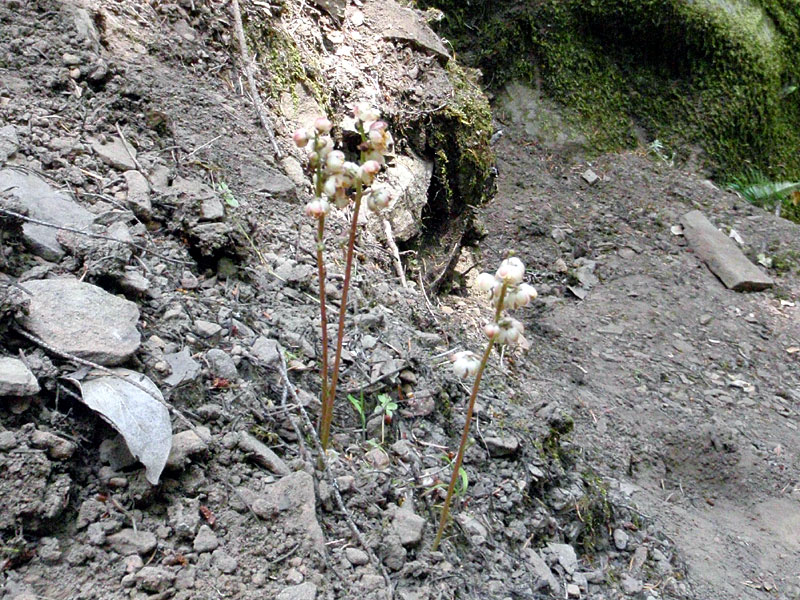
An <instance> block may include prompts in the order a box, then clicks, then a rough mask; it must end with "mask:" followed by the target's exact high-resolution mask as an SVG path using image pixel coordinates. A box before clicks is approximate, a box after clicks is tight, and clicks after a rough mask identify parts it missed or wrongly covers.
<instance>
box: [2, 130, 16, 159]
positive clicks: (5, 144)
mask: <svg viewBox="0 0 800 600" xmlns="http://www.w3.org/2000/svg"><path fill="white" fill-rule="evenodd" d="M17 150H19V138H18V137H17V130H16V129H15V128H14V126H13V125H6V126H5V127H0V166H3V165H4V164H5V163H6V161H7V160H8V159H9V158H11V157H12V156H14V154H16V153H17Z"/></svg>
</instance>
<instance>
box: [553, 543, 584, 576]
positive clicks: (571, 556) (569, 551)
mask: <svg viewBox="0 0 800 600" xmlns="http://www.w3.org/2000/svg"><path fill="white" fill-rule="evenodd" d="M547 549H548V551H550V552H551V553H552V554H553V556H554V557H555V558H556V560H557V561H558V564H560V565H561V566H562V567H563V568H564V570H565V571H566V572H567V573H569V574H570V575H572V574H573V573H574V572H575V569H577V568H578V556H577V555H576V554H575V548H573V547H572V546H570V545H569V544H553V543H550V544H547Z"/></svg>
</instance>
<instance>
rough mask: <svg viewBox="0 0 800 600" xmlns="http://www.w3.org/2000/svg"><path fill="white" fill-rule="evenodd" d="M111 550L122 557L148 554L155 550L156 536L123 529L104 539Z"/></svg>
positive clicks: (147, 532)
mask: <svg viewBox="0 0 800 600" xmlns="http://www.w3.org/2000/svg"><path fill="white" fill-rule="evenodd" d="M106 543H107V544H108V545H109V546H110V548H111V550H113V551H114V552H116V553H117V554H121V555H122V556H128V555H129V554H139V555H143V554H149V553H150V552H152V551H153V550H155V549H156V536H155V535H154V534H152V533H150V532H149V531H134V530H133V529H123V530H122V531H119V532H117V533H115V534H113V535H109V536H108V537H107V538H106Z"/></svg>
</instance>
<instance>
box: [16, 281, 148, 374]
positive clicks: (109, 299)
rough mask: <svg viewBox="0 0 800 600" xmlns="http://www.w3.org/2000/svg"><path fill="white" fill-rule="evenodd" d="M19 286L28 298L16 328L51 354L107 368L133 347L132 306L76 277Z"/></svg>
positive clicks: (136, 316)
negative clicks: (62, 355) (55, 351)
mask: <svg viewBox="0 0 800 600" xmlns="http://www.w3.org/2000/svg"><path fill="white" fill-rule="evenodd" d="M25 287H26V289H27V290H28V291H30V292H31V298H30V305H29V307H28V314H27V315H25V316H24V318H23V319H22V326H23V327H24V328H25V329H27V330H28V331H29V332H31V333H32V334H34V335H35V336H37V337H39V338H41V339H42V341H44V343H46V344H48V345H49V346H52V347H53V348H55V349H56V350H57V351H61V352H66V353H68V354H74V355H76V356H78V357H79V358H83V359H86V360H90V361H92V362H96V363H99V364H101V365H105V366H109V365H118V364H120V363H122V362H125V361H126V360H128V358H130V357H131V356H132V355H133V353H134V352H136V350H137V349H138V348H139V344H140V341H141V338H140V335H139V331H138V329H137V328H136V324H137V323H138V321H139V308H138V307H137V306H136V304H134V303H133V302H130V301H128V300H124V299H122V298H119V297H117V296H114V295H112V294H109V293H108V292H106V291H105V290H103V289H102V288H99V287H97V286H95V285H91V284H89V283H83V282H80V281H78V280H77V279H42V280H38V281H28V282H26V283H25Z"/></svg>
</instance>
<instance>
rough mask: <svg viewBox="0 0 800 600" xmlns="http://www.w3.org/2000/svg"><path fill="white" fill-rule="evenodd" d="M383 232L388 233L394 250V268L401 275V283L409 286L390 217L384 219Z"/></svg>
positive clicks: (387, 241)
mask: <svg viewBox="0 0 800 600" xmlns="http://www.w3.org/2000/svg"><path fill="white" fill-rule="evenodd" d="M383 232H384V233H385V234H386V243H387V244H389V249H390V250H391V251H392V256H394V268H395V270H396V271H397V276H398V277H400V283H401V284H403V287H404V288H407V287H408V282H407V281H406V274H405V273H404V272H403V263H402V261H401V260H400V250H399V249H398V248H397V244H396V243H395V241H394V234H393V233H392V224H391V223H390V222H389V219H383Z"/></svg>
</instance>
